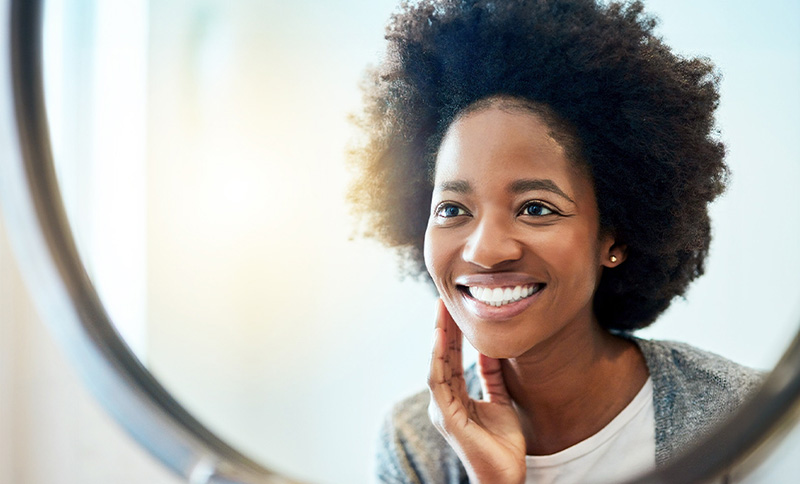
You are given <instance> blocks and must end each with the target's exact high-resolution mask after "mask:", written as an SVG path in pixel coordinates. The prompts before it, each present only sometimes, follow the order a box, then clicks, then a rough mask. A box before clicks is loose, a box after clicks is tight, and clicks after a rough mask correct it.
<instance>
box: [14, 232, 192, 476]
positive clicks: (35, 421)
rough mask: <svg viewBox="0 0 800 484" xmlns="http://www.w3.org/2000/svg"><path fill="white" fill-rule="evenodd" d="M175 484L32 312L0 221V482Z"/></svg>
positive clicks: (31, 306) (170, 474) (168, 473)
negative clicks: (111, 413) (117, 419)
mask: <svg viewBox="0 0 800 484" xmlns="http://www.w3.org/2000/svg"><path fill="white" fill-rule="evenodd" d="M178 482H181V480H179V479H178V478H177V477H175V476H173V475H172V473H170V472H169V471H167V470H166V469H165V468H163V467H162V466H161V465H160V463H158V462H157V461H156V460H155V459H154V458H153V457H151V456H150V455H149V454H147V453H146V452H145V451H144V450H143V449H141V448H140V447H139V446H138V445H137V444H136V443H135V442H134V441H133V440H132V439H130V438H129V437H128V435H127V434H126V433H125V432H124V431H123V429H122V428H121V427H120V426H119V425H117V423H116V422H114V421H112V419H111V417H110V416H108V415H107V414H106V413H105V411H104V410H103V409H102V408H100V406H99V404H98V403H97V402H96V401H95V400H94V399H93V398H92V397H91V396H90V395H89V393H88V392H87V390H86V389H85V388H84V386H83V382H82V381H80V380H79V379H78V377H77V375H76V372H75V371H74V370H73V368H72V366H71V364H70V362H69V361H67V360H66V359H65V358H64V355H63V353H62V351H61V349H60V348H59V347H58V345H57V344H56V342H54V341H53V339H52V337H51V335H50V334H49V333H48V331H47V330H46V329H45V327H44V325H43V324H42V322H41V321H40V320H39V318H38V316H37V314H36V312H35V310H34V307H33V304H32V302H31V299H30V296H29V293H28V291H27V289H26V288H25V286H24V285H23V283H22V280H21V278H20V274H19V272H18V269H17V264H16V262H15V260H14V257H13V255H12V254H11V250H10V247H9V245H8V241H7V239H6V233H5V226H4V224H3V222H2V219H0V483H3V484H109V483H114V484H143V483H148V484H177V483H178Z"/></svg>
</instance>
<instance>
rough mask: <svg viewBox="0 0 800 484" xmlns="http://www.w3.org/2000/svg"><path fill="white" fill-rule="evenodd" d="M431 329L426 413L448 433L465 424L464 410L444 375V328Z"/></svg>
mask: <svg viewBox="0 0 800 484" xmlns="http://www.w3.org/2000/svg"><path fill="white" fill-rule="evenodd" d="M433 331H434V333H433V334H434V342H433V354H432V355H431V368H430V373H429V374H428V388H429V389H430V393H431V402H430V405H429V407H428V415H429V417H430V419H431V422H433V425H434V426H435V427H437V428H438V429H440V430H443V431H445V432H447V433H449V432H452V431H453V430H454V428H458V427H462V426H464V425H465V424H466V412H465V410H464V406H463V404H462V402H461V400H459V399H458V398H456V397H455V396H454V394H453V389H452V387H451V385H450V381H449V380H448V379H447V377H446V375H445V368H446V363H445V354H446V351H447V343H446V341H445V333H444V329H443V328H440V327H436V328H435V329H434V330H433Z"/></svg>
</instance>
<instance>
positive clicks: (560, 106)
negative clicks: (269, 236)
mask: <svg viewBox="0 0 800 484" xmlns="http://www.w3.org/2000/svg"><path fill="white" fill-rule="evenodd" d="M656 23H657V22H656V20H655V19H654V18H653V17H650V16H647V15H645V14H644V13H643V5H642V3H641V2H638V1H636V2H623V3H621V2H610V3H608V4H602V3H597V2H595V1H593V0H503V1H498V0H495V1H485V0H484V1H480V0H441V1H433V0H422V1H419V2H415V3H413V4H412V3H403V4H402V5H401V7H400V9H399V10H398V11H397V13H395V14H394V15H393V16H392V18H391V20H390V23H389V25H388V27H387V34H386V39H387V41H388V51H387V56H386V58H385V60H384V61H383V64H382V65H381V66H379V67H378V68H375V69H373V70H372V71H371V72H370V73H369V74H368V77H367V80H366V82H365V85H364V86H363V90H364V94H365V108H364V112H363V114H362V115H361V116H359V117H358V118H357V119H356V122H357V124H358V125H359V127H360V128H361V130H362V131H363V132H364V133H366V137H365V139H364V140H362V141H363V142H362V143H361V144H360V145H359V146H358V147H356V148H354V149H353V150H352V151H351V153H350V161H351V164H352V165H353V166H354V167H355V169H356V172H357V175H356V179H355V180H354V182H353V185H352V187H351V191H350V195H349V200H350V202H351V203H352V204H353V210H354V212H355V213H356V214H357V215H358V216H360V217H361V220H362V223H363V224H365V229H364V232H365V234H366V235H368V236H371V237H374V238H377V239H378V240H380V241H382V242H383V243H385V244H386V245H388V246H390V247H394V248H397V249H399V250H400V253H401V257H402V258H403V260H404V261H405V262H406V271H407V272H408V273H410V274H420V275H421V274H425V266H424V261H423V256H422V254H423V250H422V245H423V239H424V234H425V229H426V224H427V219H428V214H429V210H430V207H429V204H430V200H431V193H432V189H433V185H432V178H431V176H430V175H431V172H432V167H433V166H434V163H435V157H436V151H437V149H438V146H439V143H440V142H441V140H442V137H443V135H444V132H445V131H446V129H447V127H448V126H449V125H450V124H451V123H452V121H453V120H454V119H455V118H456V117H457V116H458V115H459V113H462V112H463V111H464V109H465V108H468V107H470V106H471V105H473V104H474V103H476V102H477V101H480V100H485V99H487V98H490V97H508V98H514V99H518V100H522V101H525V102H529V103H532V104H535V105H543V106H546V107H547V108H549V110H550V111H552V113H554V116H550V118H552V119H550V120H548V119H545V122H548V124H550V125H551V128H553V129H554V130H555V131H559V132H564V131H566V132H568V133H570V134H572V135H574V136H575V137H577V141H578V145H579V146H580V154H579V155H576V156H574V158H577V159H578V160H577V161H576V160H573V161H576V162H580V163H582V164H583V165H584V166H587V167H588V169H589V172H590V174H591V177H592V179H593V181H594V186H595V193H596V196H597V204H598V209H599V213H600V224H601V228H602V230H606V231H609V232H611V233H613V234H614V236H615V238H616V241H617V242H618V243H622V244H625V245H627V259H626V261H625V263H624V264H621V265H620V266H618V267H616V268H614V269H613V270H606V271H604V272H603V275H602V277H601V281H600V284H599V287H598V290H597V293H596V294H595V299H594V311H595V315H596V316H597V319H598V321H599V322H600V324H601V325H602V326H603V327H605V328H608V329H611V330H617V331H631V330H635V329H638V328H642V327H645V326H647V325H649V324H650V323H652V322H653V321H654V320H655V318H656V317H657V316H658V315H659V314H660V313H661V312H663V311H664V310H665V309H666V308H667V307H668V306H669V304H670V302H671V301H672V299H673V298H675V297H676V296H680V295H682V294H683V293H684V292H685V291H686V288H687V286H688V284H689V283H690V282H691V281H692V280H694V279H695V278H697V277H698V276H700V275H701V274H702V273H703V270H704V268H703V262H704V260H705V258H706V255H707V253H708V248H709V243H710V240H711V229H710V221H709V216H708V203H709V202H710V201H712V200H714V199H715V198H716V197H717V196H718V195H719V194H720V193H722V191H723V190H724V188H725V185H726V180H727V175H728V172H727V167H726V165H725V163H724V157H725V148H724V146H723V144H722V143H721V142H720V141H719V140H718V133H717V132H716V131H715V128H714V111H715V109H716V107H717V105H718V101H719V94H718V85H719V75H718V74H717V73H716V71H715V69H714V67H713V65H712V64H711V62H710V61H709V60H708V59H698V58H684V57H681V56H679V55H676V54H674V53H673V52H672V51H671V50H670V48H669V47H668V46H666V45H664V43H663V42H662V40H661V39H660V38H659V37H658V36H656V35H655V34H654V32H653V30H654V27H655V26H656ZM554 120H557V122H556V121H554ZM553 123H555V124H559V123H560V124H563V126H561V127H559V126H553Z"/></svg>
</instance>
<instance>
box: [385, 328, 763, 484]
mask: <svg viewBox="0 0 800 484" xmlns="http://www.w3.org/2000/svg"><path fill="white" fill-rule="evenodd" d="M627 337H628V338H630V339H631V340H632V341H634V342H635V343H636V344H637V345H638V346H639V348H640V350H641V351H642V354H643V355H644V358H645V361H646V363H647V368H648V370H649V371H650V376H651V378H652V380H653V408H654V411H655V426H656V432H655V435H656V455H655V460H656V466H657V467H661V466H664V465H665V464H666V463H667V462H669V461H670V459H672V458H674V457H675V456H677V455H678V454H680V453H681V452H682V451H685V450H687V449H689V448H690V447H692V445H693V444H695V443H697V442H698V441H699V440H700V439H702V438H703V436H705V435H706V434H707V433H708V432H709V431H711V430H712V429H714V428H715V427H716V426H717V425H719V424H720V423H722V422H724V421H725V419H726V418H727V417H728V416H730V415H731V414H732V413H733V412H734V411H735V410H736V408H738V407H739V406H740V405H741V404H742V403H743V402H744V401H745V400H746V399H747V397H748V396H749V395H750V394H752V393H753V392H754V391H755V390H756V389H757V388H758V387H759V385H760V383H761V382H762V380H763V377H764V375H763V373H762V372H759V371H756V370H753V369H750V368H747V367H744V366H742V365H739V364H737V363H734V362H732V361H730V360H727V359H725V358H723V357H721V356H718V355H715V354H713V353H709V352H707V351H703V350H700V349H697V348H694V347H692V346H690V345H688V344H685V343H678V342H672V341H650V340H645V339H640V338H635V337H631V336H627ZM465 379H466V383H467V388H468V392H469V395H470V397H472V398H474V399H480V398H481V397H482V392H481V388H480V381H479V380H478V375H477V373H476V371H475V366H474V365H473V366H472V367H470V368H469V369H468V370H467V371H466V372H465ZM429 399H430V393H429V392H428V391H427V390H425V391H422V392H420V393H417V394H416V395H413V396H412V397H410V398H407V399H405V400H403V401H401V402H400V403H398V404H397V405H395V406H394V408H393V409H392V411H391V413H390V414H389V415H388V417H387V419H386V421H385V422H384V425H383V428H382V430H381V435H380V441H379V447H378V467H377V475H376V478H377V482H381V483H391V484H400V483H402V484H464V483H468V482H469V480H468V478H467V473H466V471H465V470H464V466H462V465H461V461H460V460H459V459H458V456H457V455H456V454H455V452H454V451H453V450H452V448H451V447H450V446H449V445H448V444H447V442H446V441H445V440H444V438H443V437H442V436H441V435H440V434H439V432H438V431H437V430H436V428H434V426H433V424H431V422H430V420H429V418H428V403H429Z"/></svg>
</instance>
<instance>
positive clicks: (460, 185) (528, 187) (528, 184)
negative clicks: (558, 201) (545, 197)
mask: <svg viewBox="0 0 800 484" xmlns="http://www.w3.org/2000/svg"><path fill="white" fill-rule="evenodd" d="M439 189H440V190H441V191H443V192H455V193H462V194H465V193H470V192H472V187H471V186H470V184H469V182H467V181H465V180H453V181H446V182H444V183H442V184H441V185H439ZM534 190H545V191H548V192H552V193H555V194H556V195H558V196H560V197H563V198H565V199H567V200H569V201H570V202H572V203H575V202H574V201H573V200H572V199H571V198H569V196H568V195H567V194H566V193H564V192H563V191H562V190H561V189H560V188H558V185H556V184H555V182H553V180H550V179H540V178H526V179H523V180H516V181H514V182H512V183H511V185H509V188H508V191H509V192H511V193H514V194H520V193H525V192H530V191H534Z"/></svg>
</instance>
